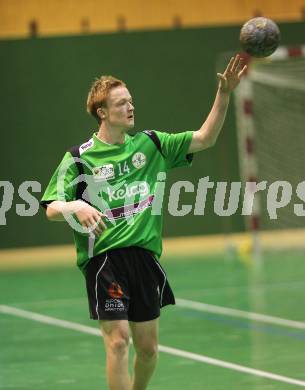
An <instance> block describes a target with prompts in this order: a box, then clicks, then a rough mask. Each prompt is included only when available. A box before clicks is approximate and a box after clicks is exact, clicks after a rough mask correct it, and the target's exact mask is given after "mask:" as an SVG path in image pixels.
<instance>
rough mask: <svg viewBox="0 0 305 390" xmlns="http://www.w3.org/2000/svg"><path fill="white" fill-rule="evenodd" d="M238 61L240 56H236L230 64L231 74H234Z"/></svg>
mask: <svg viewBox="0 0 305 390" xmlns="http://www.w3.org/2000/svg"><path fill="white" fill-rule="evenodd" d="M239 59H240V55H239V54H236V56H235V58H234V60H233V63H232V66H231V69H230V70H231V72H234V71H235V69H236V67H237V66H238V63H239Z"/></svg>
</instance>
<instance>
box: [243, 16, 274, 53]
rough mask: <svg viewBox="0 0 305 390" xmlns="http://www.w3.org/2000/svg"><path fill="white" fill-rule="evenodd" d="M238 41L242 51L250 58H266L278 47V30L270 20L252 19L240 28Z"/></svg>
mask: <svg viewBox="0 0 305 390" xmlns="http://www.w3.org/2000/svg"><path fill="white" fill-rule="evenodd" d="M239 40H240V43H241V46H242V48H243V50H244V51H245V52H246V53H248V54H250V55H251V56H252V57H268V56H270V55H271V54H272V53H273V52H274V51H275V50H276V48H277V47H278V45H279V42H280V30H279V28H278V26H277V25H276V24H275V23H274V22H273V21H272V20H270V19H267V18H263V17H258V18H253V19H250V20H248V22H246V23H245V24H244V25H243V26H242V28H241V30H240V36H239Z"/></svg>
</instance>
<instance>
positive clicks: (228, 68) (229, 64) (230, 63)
mask: <svg viewBox="0 0 305 390" xmlns="http://www.w3.org/2000/svg"><path fill="white" fill-rule="evenodd" d="M233 62H234V57H231V59H230V62H229V63H228V65H227V67H226V70H225V71H224V73H223V74H224V75H225V74H227V73H228V72H229V71H230V69H231V68H232V65H233Z"/></svg>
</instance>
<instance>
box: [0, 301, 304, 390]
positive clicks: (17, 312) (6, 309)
mask: <svg viewBox="0 0 305 390" xmlns="http://www.w3.org/2000/svg"><path fill="white" fill-rule="evenodd" d="M0 312H1V313H4V314H10V315H14V316H17V317H22V318H27V319H29V320H32V321H37V322H41V323H44V324H48V325H54V326H59V327H61V328H66V329H72V330H76V331H78V332H82V333H86V334H91V335H93V336H100V335H101V334H100V331H99V330H98V329H96V328H92V327H90V326H85V325H81V324H77V323H75V322H70V321H64V320H60V319H57V318H54V317H49V316H45V315H42V314H38V313H33V312H30V311H26V310H21V309H18V308H16V307H12V306H6V305H0ZM159 351H160V352H165V353H168V354H170V355H174V356H180V357H183V358H186V359H190V360H195V361H197V362H202V363H207V364H210V365H213V366H218V367H223V368H228V369H230V370H233V371H238V372H243V373H246V374H251V375H255V376H259V377H263V378H267V379H272V380H275V381H278V382H284V383H289V384H292V385H297V386H301V387H305V382H304V381H301V380H298V379H294V378H289V377H286V376H282V375H277V374H273V373H272V372H268V371H262V370H255V369H254V368H250V367H245V366H240V365H239V364H234V363H229V362H226V361H223V360H219V359H213V358H210V357H208V356H204V355H199V354H197V353H192V352H187V351H183V350H181V349H177V348H171V347H166V346H164V345H159Z"/></svg>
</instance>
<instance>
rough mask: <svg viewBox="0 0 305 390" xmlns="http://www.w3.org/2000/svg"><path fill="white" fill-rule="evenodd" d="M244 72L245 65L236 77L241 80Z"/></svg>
mask: <svg viewBox="0 0 305 390" xmlns="http://www.w3.org/2000/svg"><path fill="white" fill-rule="evenodd" d="M246 70H247V65H245V66H244V67H243V68H242V70H241V71H240V72H239V73H238V77H239V78H241V77H242V75H243V74H244V73H245V72H246Z"/></svg>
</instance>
